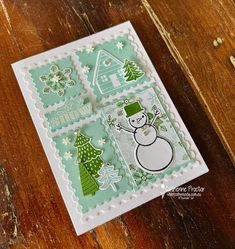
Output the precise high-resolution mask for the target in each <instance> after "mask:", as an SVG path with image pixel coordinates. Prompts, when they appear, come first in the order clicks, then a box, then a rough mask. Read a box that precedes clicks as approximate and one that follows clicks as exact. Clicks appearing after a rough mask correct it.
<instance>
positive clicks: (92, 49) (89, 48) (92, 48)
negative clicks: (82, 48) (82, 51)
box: [86, 46, 94, 54]
mask: <svg viewBox="0 0 235 249" xmlns="http://www.w3.org/2000/svg"><path fill="white" fill-rule="evenodd" d="M86 51H87V53H88V54H90V53H93V51H94V47H92V46H88V47H87V48H86Z"/></svg>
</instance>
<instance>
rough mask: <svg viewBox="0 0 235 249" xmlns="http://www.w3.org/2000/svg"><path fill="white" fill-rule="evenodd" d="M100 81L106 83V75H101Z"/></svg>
mask: <svg viewBox="0 0 235 249" xmlns="http://www.w3.org/2000/svg"><path fill="white" fill-rule="evenodd" d="M100 79H101V80H102V81H103V82H107V81H108V78H107V76H106V75H101V76H100Z"/></svg>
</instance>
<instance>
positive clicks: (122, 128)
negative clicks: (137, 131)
mask: <svg viewBox="0 0 235 249" xmlns="http://www.w3.org/2000/svg"><path fill="white" fill-rule="evenodd" d="M116 128H117V129H118V130H119V131H121V130H123V131H125V132H129V133H134V131H132V130H130V129H128V128H126V127H124V126H122V125H121V124H117V125H116Z"/></svg>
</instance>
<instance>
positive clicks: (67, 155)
mask: <svg viewBox="0 0 235 249" xmlns="http://www.w3.org/2000/svg"><path fill="white" fill-rule="evenodd" d="M72 156H73V154H72V153H71V152H70V151H67V152H65V153H64V158H65V159H66V160H67V161H68V160H70V159H72Z"/></svg>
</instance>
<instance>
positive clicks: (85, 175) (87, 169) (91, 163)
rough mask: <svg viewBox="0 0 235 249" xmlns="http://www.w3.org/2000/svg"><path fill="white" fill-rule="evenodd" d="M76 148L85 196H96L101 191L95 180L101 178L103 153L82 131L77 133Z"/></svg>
mask: <svg viewBox="0 0 235 249" xmlns="http://www.w3.org/2000/svg"><path fill="white" fill-rule="evenodd" d="M74 147H75V148H77V150H78V163H79V174H80V180H81V185H82V191H83V194H84V195H89V194H91V195H94V194H95V192H96V191H97V190H98V189H99V185H98V183H97V182H96V180H95V178H96V177H98V176H99V174H98V171H99V170H100V168H101V166H102V164H103V160H102V159H101V158H100V155H101V154H102V151H101V150H99V149H96V148H95V147H94V146H93V145H92V144H91V138H89V137H87V136H85V135H84V134H82V133H81V132H80V131H78V132H77V137H76V141H75V143H74Z"/></svg>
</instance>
